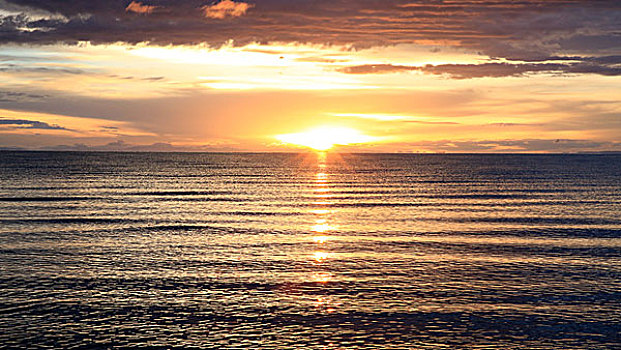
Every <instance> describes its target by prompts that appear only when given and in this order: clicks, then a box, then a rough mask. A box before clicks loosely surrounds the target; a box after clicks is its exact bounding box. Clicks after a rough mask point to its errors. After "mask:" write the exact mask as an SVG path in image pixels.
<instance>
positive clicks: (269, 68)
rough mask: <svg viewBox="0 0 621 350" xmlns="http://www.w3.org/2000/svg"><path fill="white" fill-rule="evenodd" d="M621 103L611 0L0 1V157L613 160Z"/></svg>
mask: <svg viewBox="0 0 621 350" xmlns="http://www.w3.org/2000/svg"><path fill="white" fill-rule="evenodd" d="M620 101H621V2H619V1H618V0H612V1H608V0H599V1H597V0H589V1H586V0H520V1H498V0H452V1H450V0H447V1H441V0H420V1H415V0H403V1H393V0H381V1H380V0H373V1H371V0H254V1H250V0H248V1H241V0H239V1H232V0H220V1H218V0H215V1H202V0H187V1H185V0H174V1H173V0H144V1H113V0H74V1H64V0H20V1H17V0H0V148H4V149H7V148H8V149H13V148H17V149H47V150H121V151H123V150H127V151H149V150H154V151H258V152H264V151H268V152H269V151H297V150H303V149H305V147H304V145H306V146H310V147H314V148H330V146H333V145H334V147H333V148H334V149H336V150H339V151H346V152H350V151H351V152H458V153H461V152H464V153H470V152H502V153H505V152H542V153H545V152H554V153H557V152H605V151H621V137H620V135H621V102H620ZM318 139H319V141H318ZM304 140H307V141H306V142H302V141H304ZM308 140H310V141H308ZM296 143H302V144H303V145H300V144H296ZM316 145H319V146H318V147H316Z"/></svg>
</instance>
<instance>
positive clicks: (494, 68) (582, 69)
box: [338, 56, 621, 79]
mask: <svg viewBox="0 0 621 350" xmlns="http://www.w3.org/2000/svg"><path fill="white" fill-rule="evenodd" d="M609 57H615V58H616V57H617V56H609ZM584 61H585V62H580V63H570V64H563V63H515V64H514V63H504V62H503V63H482V64H441V65H425V66H421V67H418V66H402V65H392V64H376V65H360V66H349V67H343V68H340V69H338V71H340V72H342V73H347V74H386V73H400V72H408V71H419V72H423V73H428V74H436V75H447V76H450V77H451V78H455V79H471V78H485V77H493V78H496V77H511V76H520V75H524V74H527V73H537V72H551V73H574V74H599V75H607V76H618V75H621V67H618V66H616V65H608V64H601V63H599V62H598V60H597V59H592V60H589V59H586V60H584ZM589 61H590V62H589ZM610 61H613V62H614V60H612V59H611V60H610ZM601 62H607V59H606V58H604V59H603V60H601ZM614 63H616V62H614Z"/></svg>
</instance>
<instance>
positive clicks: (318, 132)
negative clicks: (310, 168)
mask: <svg viewBox="0 0 621 350" xmlns="http://www.w3.org/2000/svg"><path fill="white" fill-rule="evenodd" d="M276 139H277V140H279V141H280V142H283V143H288V144H291V145H296V146H304V147H309V148H312V149H314V150H316V151H327V150H329V149H330V148H332V147H334V146H336V145H340V146H344V145H351V144H357V143H368V142H373V141H376V140H377V139H378V138H377V137H374V136H369V135H364V134H362V133H361V132H360V131H358V130H356V129H352V128H346V127H327V126H326V127H319V128H315V129H311V130H307V131H304V132H299V133H293V134H281V135H276Z"/></svg>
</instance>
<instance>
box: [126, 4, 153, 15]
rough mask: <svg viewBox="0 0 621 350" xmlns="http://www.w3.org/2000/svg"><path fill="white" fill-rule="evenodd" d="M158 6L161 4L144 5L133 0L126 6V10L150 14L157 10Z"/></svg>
mask: <svg viewBox="0 0 621 350" xmlns="http://www.w3.org/2000/svg"><path fill="white" fill-rule="evenodd" d="M158 7H159V6H150V5H144V4H143V3H141V2H138V1H132V2H131V3H130V4H129V5H127V7H126V8H125V11H126V12H133V13H139V14H150V13H152V12H153V11H155V10H156V9H157V8H158Z"/></svg>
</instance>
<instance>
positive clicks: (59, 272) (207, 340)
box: [0, 151, 621, 349]
mask: <svg viewBox="0 0 621 350" xmlns="http://www.w3.org/2000/svg"><path fill="white" fill-rule="evenodd" d="M0 348H1V349H19V348H23V349H43V348H49V349H61V348H63V349H73V348H80V349H86V348H103V349H106V348H131V349H135V348H153V349H159V348H161V349H182V348H194V349H619V348H621V156H620V155H612V154H611V155H398V154H340V155H339V154H327V155H316V154H210V153H200V154H199V153H197V154H191V153H95V152H94V153H71V152H12V151H5V152H0Z"/></svg>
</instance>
